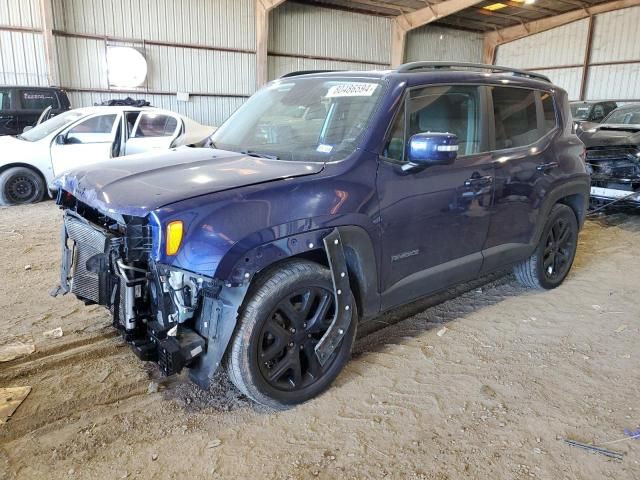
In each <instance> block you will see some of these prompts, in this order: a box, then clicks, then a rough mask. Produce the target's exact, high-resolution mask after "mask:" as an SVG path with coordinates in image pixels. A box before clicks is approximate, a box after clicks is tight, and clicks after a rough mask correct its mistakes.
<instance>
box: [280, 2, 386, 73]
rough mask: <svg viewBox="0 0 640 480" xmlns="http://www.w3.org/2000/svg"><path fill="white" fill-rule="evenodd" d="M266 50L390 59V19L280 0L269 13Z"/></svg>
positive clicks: (363, 60) (360, 59) (362, 60)
mask: <svg viewBox="0 0 640 480" xmlns="http://www.w3.org/2000/svg"><path fill="white" fill-rule="evenodd" d="M269 18H270V19H269V21H270V25H269V51H273V52H276V53H289V54H296V55H311V56H322V57H333V58H339V59H345V60H352V61H355V62H357V63H365V64H366V63H367V62H378V63H385V64H388V63H389V62H390V61H391V53H390V45H389V43H390V38H391V20H390V19H388V18H385V17H380V16H374V15H364V14H360V13H352V12H345V11H343V10H334V9H329V8H318V7H312V6H307V5H301V4H298V3H284V4H282V5H280V6H279V7H278V8H276V9H275V10H273V11H272V12H271V13H270V17H269Z"/></svg>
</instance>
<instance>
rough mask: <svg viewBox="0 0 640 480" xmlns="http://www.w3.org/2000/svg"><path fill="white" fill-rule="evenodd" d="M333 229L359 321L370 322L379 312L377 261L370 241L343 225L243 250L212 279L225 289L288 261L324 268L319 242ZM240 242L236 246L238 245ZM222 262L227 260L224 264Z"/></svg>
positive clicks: (361, 232)
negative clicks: (312, 261)
mask: <svg viewBox="0 0 640 480" xmlns="http://www.w3.org/2000/svg"><path fill="white" fill-rule="evenodd" d="M334 228H337V229H338V231H339V234H340V237H341V239H342V247H343V250H344V255H345V259H346V262H347V268H348V271H349V278H350V281H351V290H352V291H353V293H354V296H355V297H356V302H357V306H358V312H359V314H360V317H361V318H362V319H364V318H371V317H373V316H375V315H377V314H378V313H379V311H380V294H379V290H378V283H379V282H378V268H377V266H378V261H377V260H378V259H377V255H376V250H375V248H374V243H373V240H372V239H371V236H370V235H369V233H368V232H367V231H366V230H365V229H364V228H363V227H360V226H356V225H343V226H338V227H327V228H319V229H316V230H310V231H305V232H301V233H297V234H294V235H287V236H283V237H281V238H277V239H273V240H270V241H268V242H263V243H261V244H259V245H258V246H255V247H253V248H250V249H247V250H246V251H244V252H243V253H242V254H241V255H238V251H236V252H235V254H234V258H237V260H235V263H234V264H233V266H231V267H229V265H230V262H229V261H228V260H229V259H223V260H222V261H221V262H220V267H219V268H218V271H217V272H216V278H218V279H219V280H222V281H223V282H224V283H225V284H226V285H228V286H238V285H242V284H246V283H250V282H251V280H252V279H253V278H254V276H255V275H256V274H259V273H260V272H261V271H263V270H264V269H265V268H267V267H270V266H272V265H274V264H276V263H278V262H281V261H283V260H286V259H288V258H296V257H298V258H322V259H323V260H324V261H325V263H326V265H327V266H329V265H328V262H326V253H325V249H324V245H323V239H324V238H325V237H326V236H327V235H329V234H330V233H331V232H332V231H333V230H334ZM240 243H241V242H239V244H240ZM225 260H227V261H226V262H225Z"/></svg>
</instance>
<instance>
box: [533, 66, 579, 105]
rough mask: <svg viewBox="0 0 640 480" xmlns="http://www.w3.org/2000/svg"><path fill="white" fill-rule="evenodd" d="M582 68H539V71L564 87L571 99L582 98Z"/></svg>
mask: <svg viewBox="0 0 640 480" xmlns="http://www.w3.org/2000/svg"><path fill="white" fill-rule="evenodd" d="M582 70H583V68H582V67H575V68H553V69H545V70H537V72H538V73H541V74H542V75H546V76H547V77H549V78H550V79H551V81H552V82H553V83H554V84H555V85H558V86H559V87H562V88H564V89H565V90H566V91H567V93H568V94H569V99H570V100H577V99H579V98H580V82H581V81H582ZM534 71H536V70H534Z"/></svg>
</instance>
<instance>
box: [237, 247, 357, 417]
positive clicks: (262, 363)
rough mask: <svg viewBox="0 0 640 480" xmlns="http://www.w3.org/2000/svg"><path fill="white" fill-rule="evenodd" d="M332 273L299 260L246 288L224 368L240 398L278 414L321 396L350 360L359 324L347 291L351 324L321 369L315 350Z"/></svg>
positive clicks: (330, 305)
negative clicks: (247, 399) (279, 411)
mask: <svg viewBox="0 0 640 480" xmlns="http://www.w3.org/2000/svg"><path fill="white" fill-rule="evenodd" d="M334 295H335V293H334V290H333V282H332V279H331V271H330V270H329V269H328V268H327V267H326V266H323V265H320V264H318V263H315V262H312V261H309V260H304V259H290V260H285V261H283V262H281V263H279V264H277V265H274V266H273V267H271V268H269V269H267V270H265V271H263V272H261V273H260V274H259V275H258V276H257V277H256V278H255V279H254V282H252V286H251V287H249V291H248V292H247V297H246V298H245V301H244V303H243V305H242V307H241V309H240V311H239V316H238V325H237V327H236V331H235V332H234V335H233V337H232V338H231V341H230V342H229V347H228V348H227V352H226V356H225V363H226V369H227V372H228V373H229V378H230V379H231V381H232V382H233V383H234V385H235V386H236V387H238V389H240V391H242V393H244V394H245V395H247V396H248V397H249V398H251V399H252V400H254V401H256V402H258V403H260V404H262V405H265V406H267V407H270V408H274V409H278V410H282V409H286V408H290V407H291V406H293V405H297V404H300V403H303V402H306V401H308V400H310V399H312V398H314V397H316V396H318V395H320V394H321V393H322V392H324V391H325V390H326V389H327V388H329V386H330V385H331V383H332V382H333V381H334V380H335V379H336V378H337V377H338V375H339V374H340V372H341V371H342V369H343V367H344V366H345V365H346V363H347V361H348V360H349V357H350V356H351V348H352V347H353V342H354V340H355V338H356V330H357V324H358V312H357V305H356V302H355V299H354V298H353V295H351V292H349V296H350V299H349V302H350V311H351V314H352V320H351V324H350V326H349V328H348V329H347V331H346V332H344V335H343V336H342V338H341V340H340V342H339V343H338V344H337V345H336V347H335V350H334V351H333V352H332V353H331V355H330V356H329V357H328V358H327V360H326V361H325V363H324V364H320V362H319V361H318V358H317V355H316V352H315V348H316V345H317V344H318V342H319V341H320V340H321V339H322V337H323V336H324V335H325V333H326V332H327V330H328V329H329V328H330V325H331V323H332V322H333V316H334V314H335V310H336V302H335V296H334Z"/></svg>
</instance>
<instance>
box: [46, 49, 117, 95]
mask: <svg viewBox="0 0 640 480" xmlns="http://www.w3.org/2000/svg"><path fill="white" fill-rule="evenodd" d="M55 40H56V46H57V50H58V70H59V73H60V85H62V86H63V87H75V88H108V86H109V85H108V83H107V64H106V58H105V44H104V42H103V41H102V40H88V39H85V38H69V37H56V39H55ZM78 106H81V105H78Z"/></svg>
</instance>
